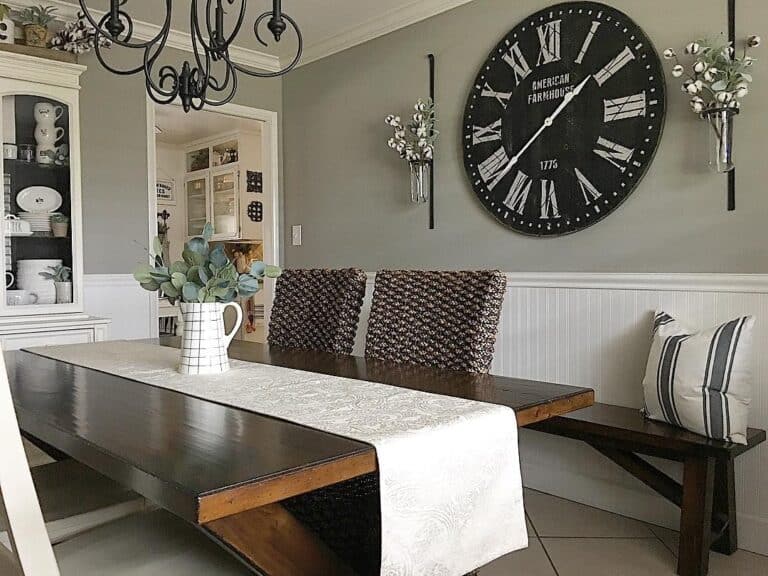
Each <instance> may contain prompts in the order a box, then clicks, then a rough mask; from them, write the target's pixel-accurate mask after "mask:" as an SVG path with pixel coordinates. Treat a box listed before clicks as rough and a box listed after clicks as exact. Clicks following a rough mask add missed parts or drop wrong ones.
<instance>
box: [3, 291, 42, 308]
mask: <svg viewBox="0 0 768 576" xmlns="http://www.w3.org/2000/svg"><path fill="white" fill-rule="evenodd" d="M5 301H6V303H7V304H8V306H29V305H30V304H37V294H35V293H34V292H30V291H29V290H6V292H5Z"/></svg>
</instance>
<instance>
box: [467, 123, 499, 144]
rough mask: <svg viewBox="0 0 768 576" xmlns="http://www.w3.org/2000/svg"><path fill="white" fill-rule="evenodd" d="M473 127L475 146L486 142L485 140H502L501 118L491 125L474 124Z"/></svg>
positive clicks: (473, 142)
mask: <svg viewBox="0 0 768 576" xmlns="http://www.w3.org/2000/svg"><path fill="white" fill-rule="evenodd" d="M472 129H473V131H474V133H473V135H472V144H473V145H474V146H477V145H478V144H484V143H485V142H493V141H495V140H501V118H499V119H498V120H496V122H494V123H493V124H491V125H490V126H473V127H472Z"/></svg>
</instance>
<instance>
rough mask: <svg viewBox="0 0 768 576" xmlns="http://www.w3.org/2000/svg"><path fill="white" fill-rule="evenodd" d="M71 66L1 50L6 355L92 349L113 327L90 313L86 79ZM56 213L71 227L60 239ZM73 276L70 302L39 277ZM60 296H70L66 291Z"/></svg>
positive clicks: (0, 334) (0, 222) (1, 314)
mask: <svg viewBox="0 0 768 576" xmlns="http://www.w3.org/2000/svg"><path fill="white" fill-rule="evenodd" d="M84 70H85V67H84V66H80V65H78V64H75V63H71V62H61V61H52V60H48V59H45V58H38V57H35V56H28V55H26V54H15V53H8V52H4V51H0V107H1V108H2V114H0V136H1V137H2V142H3V162H2V168H1V169H0V176H1V177H2V181H3V205H2V208H1V210H2V217H1V218H0V230H1V231H2V235H3V239H4V248H5V250H4V258H3V271H4V272H5V282H4V283H2V284H0V285H1V286H2V291H3V293H2V298H0V343H2V345H3V348H4V349H16V348H20V347H24V346H33V345H47V344H59V343H61V344H64V343H75V342H92V341H97V340H104V339H106V337H107V335H108V328H109V320H105V319H100V318H94V317H91V316H88V315H87V314H85V313H84V306H83V250H82V246H83V238H82V234H83V221H82V207H81V182H80V180H81V165H80V115H79V114H80V110H79V90H80V75H81V74H82V73H83V71H84ZM51 213H56V214H60V215H61V216H62V217H66V219H68V221H69V227H68V230H67V231H66V233H64V234H63V235H62V231H61V230H60V229H59V230H58V234H56V235H54V234H53V232H52V229H51V225H50V222H49V216H50V214H51ZM56 264H61V265H63V266H67V267H69V268H71V269H72V278H71V280H72V289H71V301H69V302H67V300H68V298H67V296H66V294H63V295H62V294H59V295H57V294H56V290H55V286H54V283H53V281H51V280H46V279H45V278H43V277H42V276H40V273H39V272H40V270H41V269H42V270H44V269H45V268H46V267H47V266H48V265H56ZM63 292H65V293H66V292H67V290H64V291H63Z"/></svg>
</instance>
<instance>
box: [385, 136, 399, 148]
mask: <svg viewBox="0 0 768 576" xmlns="http://www.w3.org/2000/svg"><path fill="white" fill-rule="evenodd" d="M387 146H389V147H390V148H392V149H393V150H394V149H396V148H397V140H395V139H394V138H390V139H389V140H387Z"/></svg>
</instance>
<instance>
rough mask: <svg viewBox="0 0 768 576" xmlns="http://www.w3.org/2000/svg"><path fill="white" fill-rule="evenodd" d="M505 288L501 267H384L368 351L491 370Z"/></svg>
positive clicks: (432, 364)
mask: <svg viewBox="0 0 768 576" xmlns="http://www.w3.org/2000/svg"><path fill="white" fill-rule="evenodd" d="M505 290H506V278H505V276H504V274H502V273H501V272H498V271H478V272H422V271H384V272H379V273H378V274H377V275H376V287H375V290H374V295H373V305H372V308H371V316H370V320H369V322H368V335H367V338H366V346H365V355H366V356H367V357H369V358H377V359H380V360H390V361H392V362H398V363H404V364H419V365H422V366H429V367H433V368H445V369H449V370H462V371H466V372H475V373H481V374H485V373H487V372H488V370H490V367H491V362H492V361H493V352H494V347H495V344H496V332H497V330H498V327H499V318H500V316H501V306H502V303H503V301H504V292H505Z"/></svg>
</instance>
